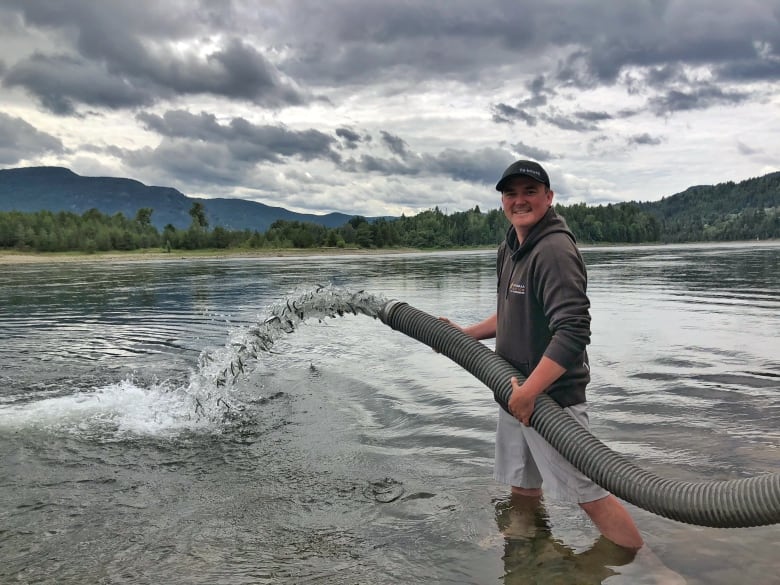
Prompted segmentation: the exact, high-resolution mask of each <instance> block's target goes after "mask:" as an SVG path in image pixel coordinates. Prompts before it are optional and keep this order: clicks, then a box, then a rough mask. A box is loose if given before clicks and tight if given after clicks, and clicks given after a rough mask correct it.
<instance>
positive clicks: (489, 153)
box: [342, 148, 514, 184]
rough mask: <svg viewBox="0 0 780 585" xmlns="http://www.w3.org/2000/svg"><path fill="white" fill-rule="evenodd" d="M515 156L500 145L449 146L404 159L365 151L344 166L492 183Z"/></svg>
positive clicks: (354, 169)
mask: <svg viewBox="0 0 780 585" xmlns="http://www.w3.org/2000/svg"><path fill="white" fill-rule="evenodd" d="M513 160H514V157H513V156H512V154H511V153H509V152H507V151H506V150H503V149H498V148H483V149H479V150H476V151H467V150H461V149H452V148H448V149H445V150H443V151H441V152H440V153H438V154H421V155H420V154H411V153H410V154H408V156H407V157H406V158H405V159H404V160H398V159H396V158H393V159H385V158H379V157H375V156H369V155H363V156H361V157H360V158H358V159H349V160H347V161H345V163H344V164H343V165H342V170H345V171H347V172H352V173H376V174H380V175H387V176H393V175H405V176H423V177H437V176H440V177H444V178H448V179H452V180H455V181H470V182H474V183H486V184H491V183H493V182H495V180H496V177H499V176H501V173H502V172H503V171H504V169H505V168H506V167H507V166H508V165H509V164H510V163H511V162H512V161H513Z"/></svg>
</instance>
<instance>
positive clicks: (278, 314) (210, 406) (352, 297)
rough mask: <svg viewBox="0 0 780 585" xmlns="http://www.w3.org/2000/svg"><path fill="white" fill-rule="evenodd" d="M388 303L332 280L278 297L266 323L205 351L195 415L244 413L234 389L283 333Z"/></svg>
mask: <svg viewBox="0 0 780 585" xmlns="http://www.w3.org/2000/svg"><path fill="white" fill-rule="evenodd" d="M387 302H388V299H386V298H385V297H383V296H382V295H377V294H372V293H368V292H366V291H364V290H359V291H350V290H348V289H345V288H340V287H336V286H333V285H331V284H328V285H318V286H317V287H316V288H315V289H314V290H309V291H306V292H302V293H298V294H297V296H291V297H287V298H285V299H282V300H280V301H277V302H276V303H274V304H273V305H271V307H270V308H269V315H268V317H267V318H265V319H264V320H263V321H262V322H260V323H258V324H257V325H253V326H251V327H249V328H247V329H239V330H237V331H234V332H232V334H231V335H230V338H229V340H228V342H227V344H226V345H225V347H223V348H220V349H218V350H216V351H204V352H203V353H201V355H200V358H199V360H198V370H197V371H196V372H195V373H194V374H193V375H192V377H191V379H190V385H189V388H188V394H190V396H191V397H192V399H193V401H194V403H195V406H194V408H195V414H196V415H197V416H198V417H205V418H207V419H212V420H222V421H224V420H227V419H230V418H231V417H232V416H234V415H236V414H237V413H239V412H240V411H241V410H242V407H241V405H239V404H236V403H234V401H233V399H232V395H231V390H232V387H233V386H234V385H235V383H236V382H237V381H238V380H239V379H240V377H241V376H247V375H248V374H249V373H251V372H252V370H253V369H254V368H255V367H256V365H257V361H258V357H259V356H260V355H261V354H263V353H269V352H270V351H271V349H272V347H273V345H274V343H275V342H276V340H277V339H279V337H281V336H282V335H284V334H289V333H292V332H294V331H295V330H296V328H297V327H298V326H299V325H300V324H301V323H302V322H303V321H305V320H306V319H311V318H316V319H318V320H319V321H322V320H323V319H324V318H334V317H343V316H344V315H348V314H352V315H366V316H368V317H372V318H377V316H378V315H379V311H380V309H381V308H382V307H383V306H384V305H385V304H386V303H387Z"/></svg>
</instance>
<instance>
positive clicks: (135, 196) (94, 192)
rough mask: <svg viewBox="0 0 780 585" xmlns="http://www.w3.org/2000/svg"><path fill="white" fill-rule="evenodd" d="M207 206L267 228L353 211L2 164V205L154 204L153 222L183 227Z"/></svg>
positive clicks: (214, 215)
mask: <svg viewBox="0 0 780 585" xmlns="http://www.w3.org/2000/svg"><path fill="white" fill-rule="evenodd" d="M196 201H197V202H200V203H202V204H203V207H204V208H205V210H206V217H207V219H208V221H209V226H210V227H212V228H213V227H217V226H221V227H224V228H227V229H231V230H242V229H250V230H257V231H259V232H265V231H266V230H268V228H269V227H270V226H271V224H272V223H273V222H275V221H276V220H279V219H282V220H286V221H306V222H311V223H317V224H320V225H324V226H326V227H329V228H335V227H340V226H342V225H344V224H345V223H346V222H347V221H349V219H350V218H352V217H353V216H352V215H347V214H344V213H329V214H327V215H316V214H313V213H296V212H294V211H289V210H287V209H284V208H282V207H272V206H270V205H265V204H263V203H257V202H255V201H247V200H243V199H200V198H195V197H187V196H186V195H184V194H183V193H182V192H181V191H178V190H177V189H173V188H171V187H150V186H148V185H144V184H143V183H141V182H139V181H136V180H134V179H123V178H112V177H83V176H81V175H77V174H76V173H74V172H73V171H71V170H70V169H66V168H64V167H23V168H15V169H0V211H23V212H32V211H44V210H48V211H71V212H73V213H77V214H82V213H84V212H85V211H87V210H89V209H92V208H95V209H97V210H99V211H100V212H102V213H106V214H109V215H113V214H115V213H120V212H121V213H122V214H123V215H124V216H125V217H128V218H132V217H135V214H136V212H137V211H138V210H139V209H140V208H142V207H149V208H151V209H153V210H154V212H153V213H152V224H154V226H155V227H157V228H158V229H162V228H163V227H164V226H166V225H167V224H169V223H170V224H172V225H174V226H176V227H177V228H186V227H188V226H189V225H190V223H191V221H192V218H191V217H190V215H189V211H190V209H191V208H192V204H193V203H194V202H196Z"/></svg>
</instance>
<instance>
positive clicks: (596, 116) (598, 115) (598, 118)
mask: <svg viewBox="0 0 780 585" xmlns="http://www.w3.org/2000/svg"><path fill="white" fill-rule="evenodd" d="M574 116H575V117H576V118H579V119H580V120H585V121H586V122H602V121H604V120H611V119H612V118H613V116H612V115H611V114H608V113H607V112H575V114H574Z"/></svg>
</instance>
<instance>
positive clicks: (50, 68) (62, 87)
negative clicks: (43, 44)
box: [3, 54, 154, 115]
mask: <svg viewBox="0 0 780 585" xmlns="http://www.w3.org/2000/svg"><path fill="white" fill-rule="evenodd" d="M3 85H5V86H6V87H14V86H21V87H24V88H25V89H27V90H28V91H29V92H30V93H32V94H33V95H35V96H36V97H37V98H38V100H39V101H40V103H41V105H43V107H45V108H46V109H47V110H50V111H51V112H54V113H55V114H60V115H73V114H75V113H76V104H78V103H81V104H87V105H90V106H103V107H107V108H123V107H134V106H141V105H149V104H151V103H152V102H153V101H154V96H153V95H152V94H151V93H150V92H149V91H147V90H143V89H141V88H138V87H133V86H132V85H130V84H127V83H124V82H123V80H122V79H119V78H117V77H112V76H110V75H106V72H105V70H104V69H102V68H101V67H100V66H99V65H96V64H95V63H91V62H88V61H84V60H83V59H76V58H73V57H66V56H46V55H41V54H36V55H33V56H32V57H30V58H29V59H26V60H25V61H23V62H21V63H19V64H17V65H15V66H14V67H12V68H11V70H10V71H9V72H8V74H7V75H6V76H5V79H4V80H3Z"/></svg>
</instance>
